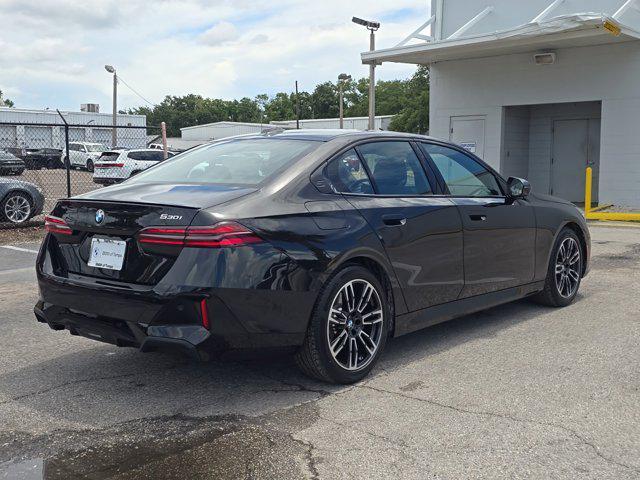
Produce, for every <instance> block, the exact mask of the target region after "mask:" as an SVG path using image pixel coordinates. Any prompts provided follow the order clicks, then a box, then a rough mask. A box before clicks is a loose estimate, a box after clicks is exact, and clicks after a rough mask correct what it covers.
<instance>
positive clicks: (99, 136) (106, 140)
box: [93, 128, 111, 148]
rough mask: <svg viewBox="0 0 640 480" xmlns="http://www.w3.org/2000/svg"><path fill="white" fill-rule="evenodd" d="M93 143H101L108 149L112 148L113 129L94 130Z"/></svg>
mask: <svg viewBox="0 0 640 480" xmlns="http://www.w3.org/2000/svg"><path fill="white" fill-rule="evenodd" d="M93 141H94V142H96V143H101V144H102V145H104V146H105V147H107V148H111V129H110V128H94V129H93Z"/></svg>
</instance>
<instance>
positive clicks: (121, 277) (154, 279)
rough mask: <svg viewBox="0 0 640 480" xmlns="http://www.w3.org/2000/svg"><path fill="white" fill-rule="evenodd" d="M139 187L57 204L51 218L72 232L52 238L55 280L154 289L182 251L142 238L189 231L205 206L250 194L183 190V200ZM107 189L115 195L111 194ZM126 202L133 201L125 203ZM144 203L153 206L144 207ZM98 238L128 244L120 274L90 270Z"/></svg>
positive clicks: (164, 191)
mask: <svg viewBox="0 0 640 480" xmlns="http://www.w3.org/2000/svg"><path fill="white" fill-rule="evenodd" d="M135 187H137V188H126V189H118V188H116V189H110V188H106V189H103V190H102V191H97V192H92V193H90V194H86V195H82V196H80V197H77V198H73V199H69V200H61V201H59V202H58V204H57V205H56V207H55V209H54V211H53V212H52V216H53V217H57V218H59V219H62V221H63V222H64V223H66V225H68V227H69V228H70V229H71V231H72V233H71V234H68V235H65V234H60V233H56V234H52V239H51V241H50V242H49V246H48V248H50V249H51V250H52V251H51V253H52V258H55V259H56V263H57V265H55V266H54V267H55V268H54V270H55V271H56V275H60V276H66V277H69V278H75V279H81V277H83V276H88V277H94V278H98V279H103V280H108V281H115V282H125V283H130V284H137V285H155V284H157V283H158V281H160V279H162V277H164V275H166V273H167V272H168V271H169V269H170V268H171V266H172V265H173V264H174V262H175V259H176V258H177V256H178V254H179V253H180V251H181V248H166V247H165V248H153V247H149V246H145V245H141V244H140V242H138V239H137V234H138V233H139V232H140V231H141V230H142V229H144V228H147V227H170V228H172V227H175V228H180V227H182V228H184V227H187V226H189V225H190V224H191V222H192V221H193V219H194V217H195V215H196V214H197V213H198V211H199V210H200V209H201V208H203V207H204V206H205V205H206V206H210V205H211V206H213V205H216V204H219V203H224V202H226V201H230V200H232V199H234V198H237V197H239V196H242V195H245V194H247V190H248V189H221V188H220V189H218V191H217V195H216V194H215V193H214V191H212V190H211V189H209V190H206V191H208V193H209V195H206V196H205V195H204V193H203V192H204V190H202V189H195V190H191V189H185V190H183V191H186V192H187V193H186V194H185V195H184V197H180V196H179V195H178V194H177V193H175V191H174V193H168V191H170V190H171V186H166V185H161V186H149V185H144V184H143V185H140V184H138V185H135ZM141 187H144V188H141ZM108 190H111V191H110V192H107V191H108ZM250 191H253V190H250ZM189 192H191V194H189ZM194 192H197V193H194ZM90 197H94V198H90ZM125 197H128V198H129V199H130V200H129V201H123V200H121V199H122V198H125ZM143 199H144V200H147V201H149V203H145V202H143V201H142V200H143ZM161 199H162V200H164V203H162V204H161V203H155V202H151V201H152V200H156V201H158V200H161ZM94 239H96V242H94ZM97 239H103V240H104V239H106V240H112V241H117V242H124V244H125V246H124V261H123V264H122V268H121V269H120V270H117V269H109V268H98V267H95V266H90V265H89V263H90V258H91V256H92V250H93V249H95V248H96V243H98V240H97ZM120 245H121V244H120ZM93 254H94V255H95V252H94V253H93Z"/></svg>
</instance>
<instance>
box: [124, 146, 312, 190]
mask: <svg viewBox="0 0 640 480" xmlns="http://www.w3.org/2000/svg"><path fill="white" fill-rule="evenodd" d="M319 145H320V142H316V141H309V140H284V139H275V138H254V139H242V140H241V139H238V140H231V141H228V142H223V143H216V144H213V145H206V146H203V147H199V148H196V149H194V150H190V151H188V152H185V153H182V154H180V155H178V156H176V157H174V158H173V159H171V160H167V161H166V162H163V163H160V164H158V166H155V167H153V168H151V169H149V170H147V171H145V172H143V173H140V174H138V175H136V176H135V177H133V178H131V179H130V180H129V181H128V182H129V183H152V182H160V183H224V184H237V185H257V184H259V183H262V182H263V181H265V180H266V179H268V178H269V177H271V176H273V175H274V174H275V173H277V172H279V171H280V170H282V169H283V168H285V167H287V166H288V165H291V164H292V163H293V162H295V161H296V160H297V159H299V158H301V157H302V156H304V155H306V154H307V153H309V152H310V151H312V150H314V149H315V148H317V147H318V146H319Z"/></svg>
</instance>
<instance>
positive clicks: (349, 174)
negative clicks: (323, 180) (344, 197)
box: [326, 148, 373, 194]
mask: <svg viewBox="0 0 640 480" xmlns="http://www.w3.org/2000/svg"><path fill="white" fill-rule="evenodd" d="M326 175H327V178H329V180H331V183H332V185H333V186H334V188H335V189H336V191H338V192H340V193H364V194H371V193H373V187H372V186H371V180H369V177H368V175H367V172H366V170H365V169H364V167H363V166H362V162H360V158H358V154H357V153H356V151H355V150H354V149H353V148H352V149H351V150H347V151H346V152H345V153H343V154H342V155H340V156H339V157H338V158H335V159H333V160H331V161H330V162H329V164H328V165H327V170H326Z"/></svg>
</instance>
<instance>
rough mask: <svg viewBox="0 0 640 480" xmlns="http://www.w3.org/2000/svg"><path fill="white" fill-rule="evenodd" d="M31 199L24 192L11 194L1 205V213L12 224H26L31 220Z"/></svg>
mask: <svg viewBox="0 0 640 480" xmlns="http://www.w3.org/2000/svg"><path fill="white" fill-rule="evenodd" d="M31 211H32V207H31V198H30V197H29V196H28V195H27V194H26V193H23V192H11V193H9V194H8V195H7V196H6V197H4V199H3V200H2V202H1V203H0V212H1V213H2V216H3V217H4V219H5V220H7V221H8V222H11V223H16V224H18V223H24V222H26V221H27V220H29V218H31Z"/></svg>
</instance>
